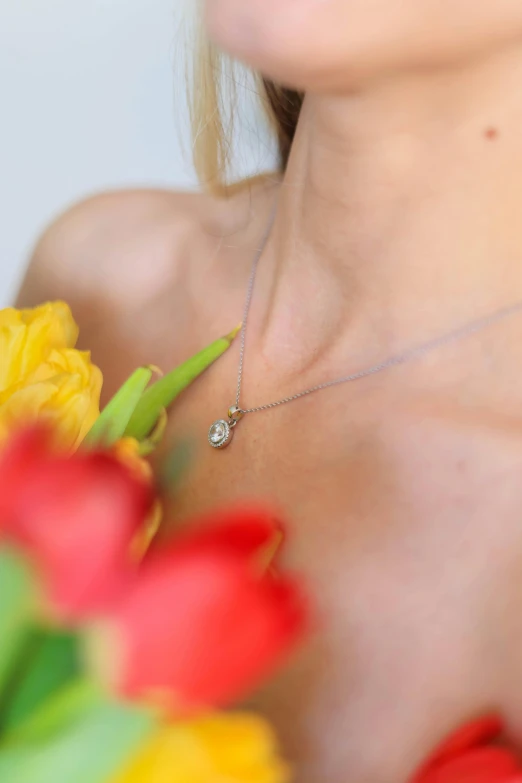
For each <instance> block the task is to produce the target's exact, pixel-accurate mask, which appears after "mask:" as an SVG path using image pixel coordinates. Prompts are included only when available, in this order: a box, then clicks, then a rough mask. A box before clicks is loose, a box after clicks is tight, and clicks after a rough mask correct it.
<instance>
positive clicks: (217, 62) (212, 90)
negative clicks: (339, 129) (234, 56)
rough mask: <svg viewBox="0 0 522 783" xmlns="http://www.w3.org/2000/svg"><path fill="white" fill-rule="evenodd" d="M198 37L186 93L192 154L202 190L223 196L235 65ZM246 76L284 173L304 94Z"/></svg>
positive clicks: (228, 164) (230, 147) (229, 158)
mask: <svg viewBox="0 0 522 783" xmlns="http://www.w3.org/2000/svg"><path fill="white" fill-rule="evenodd" d="M200 35H201V38H200V40H199V42H198V46H197V47H196V58H195V61H194V64H193V68H192V85H191V90H190V105H189V109H190V119H191V126H192V154H193V160H194V165H195V168H196V172H197V174H198V177H199V180H200V183H201V184H202V185H203V187H205V189H206V190H208V191H210V192H213V193H216V194H219V195H226V194H227V192H228V191H229V189H230V185H231V183H230V182H228V179H227V176H228V172H229V171H230V168H231V164H232V163H233V161H232V150H233V139H234V118H235V116H236V115H237V111H236V107H237V101H238V89H237V88H238V86H239V85H240V83H241V80H240V79H239V78H238V70H237V69H238V64H237V63H234V62H233V61H232V60H231V59H230V58H227V57H225V56H224V55H222V54H221V53H220V52H219V51H218V50H217V48H216V47H215V46H213V44H212V43H210V41H209V40H208V39H207V38H206V37H205V36H204V34H203V33H202V32H201V33H200ZM250 76H251V77H253V79H252V81H251V83H252V84H253V89H254V91H255V92H256V95H257V97H258V98H259V100H260V101H261V104H262V107H263V111H264V113H265V115H266V118H267V119H268V121H269V123H270V126H271V128H272V130H273V132H274V133H275V135H276V138H277V143H278V151H279V168H280V170H281V171H284V169H285V168H286V165H287V162H288V157H289V154H290V149H291V146H292V142H293V139H294V135H295V131H296V127H297V122H298V120H299V115H300V112H301V106H302V102H303V95H302V93H299V92H297V91H295V90H290V89H288V88H285V87H281V86H279V85H276V84H274V83H273V82H271V81H269V80H267V79H264V78H263V77H262V76H259V75H257V74H250ZM243 86H245V84H244V82H243ZM250 89H252V88H250Z"/></svg>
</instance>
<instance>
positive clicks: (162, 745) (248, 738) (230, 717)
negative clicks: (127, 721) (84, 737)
mask: <svg viewBox="0 0 522 783" xmlns="http://www.w3.org/2000/svg"><path fill="white" fill-rule="evenodd" d="M289 781H290V774H289V769H288V767H287V765H286V764H284V763H283V762H282V761H281V760H280V759H279V758H278V756H277V753H276V742H275V738H274V735H273V732H272V730H271V728H270V727H269V725H268V724H267V723H266V722H265V721H263V720H262V719H261V718H259V717H257V716H255V715H251V714H247V713H230V714H228V713H218V714H215V715H210V716H206V717H203V718H198V719H195V720H192V721H183V722H180V723H173V724H170V725H168V726H165V727H163V728H160V729H159V730H158V732H157V733H156V735H155V736H153V738H152V739H151V740H150V741H149V743H148V744H147V745H145V747H144V748H142V750H141V752H139V753H138V756H137V757H136V758H135V759H133V760H132V761H131V763H130V764H129V765H128V767H127V768H126V769H125V770H124V771H123V772H122V773H121V774H120V775H117V776H116V778H115V779H114V780H113V781H112V783H289Z"/></svg>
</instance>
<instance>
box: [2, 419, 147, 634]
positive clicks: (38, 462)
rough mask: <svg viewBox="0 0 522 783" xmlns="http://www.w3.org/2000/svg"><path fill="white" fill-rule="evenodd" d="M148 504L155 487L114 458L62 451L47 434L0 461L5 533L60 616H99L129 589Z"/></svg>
mask: <svg viewBox="0 0 522 783" xmlns="http://www.w3.org/2000/svg"><path fill="white" fill-rule="evenodd" d="M150 504H151V489H150V486H148V485H147V484H146V483H145V482H144V481H140V480H139V479H138V478H137V477H136V476H135V475H133V474H132V473H131V471H130V470H129V469H128V468H127V467H125V466H124V465H123V464H122V463H121V462H120V461H119V460H118V459H117V458H116V457H115V456H113V455H112V454H111V453H110V452H103V451H98V452H95V451H93V452H87V451H86V452H78V453H76V454H72V455H70V454H64V453H59V452H57V451H56V450H55V449H54V447H53V443H52V435H51V434H50V433H49V432H48V431H46V430H42V429H35V430H31V431H29V432H25V433H22V434H20V435H19V436H18V437H16V438H15V439H14V440H13V441H12V442H11V444H10V445H8V446H7V447H6V449H5V450H4V451H3V453H2V455H1V456H0V530H2V531H3V533H4V535H5V536H6V537H7V538H8V539H10V540H11V541H12V542H14V543H15V544H17V545H19V546H20V547H22V549H24V550H25V552H26V553H27V554H28V555H29V556H30V557H31V558H32V559H33V560H34V562H35V563H36V565H37V567H38V569H39V571H40V572H41V574H42V576H43V579H44V582H45V583H46V586H47V589H48V594H49V598H50V600H51V604H52V606H53V609H54V610H55V611H56V613H57V614H58V615H60V616H62V617H69V618H72V617H74V618H79V617H82V616H83V615H84V614H92V613H93V612H96V611H97V610H99V609H100V608H101V607H102V606H105V604H106V603H107V602H108V601H110V600H112V599H113V598H114V597H115V596H116V595H117V594H118V592H119V590H121V589H123V587H124V585H126V584H127V582H128V580H129V579H130V578H131V576H132V575H133V574H134V572H135V570H136V564H135V563H134V562H133V559H132V557H131V551H130V544H131V542H132V540H133V538H134V536H135V534H136V532H137V531H138V529H139V528H140V527H141V526H142V524H143V522H144V519H145V517H146V514H147V512H148V510H149V508H150Z"/></svg>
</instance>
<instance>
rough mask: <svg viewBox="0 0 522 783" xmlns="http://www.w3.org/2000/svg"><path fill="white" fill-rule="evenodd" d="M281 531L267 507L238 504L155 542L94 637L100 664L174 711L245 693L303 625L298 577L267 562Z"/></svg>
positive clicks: (139, 694)
mask: <svg viewBox="0 0 522 783" xmlns="http://www.w3.org/2000/svg"><path fill="white" fill-rule="evenodd" d="M280 535H281V531H280V527H279V526H278V525H276V524H275V523H274V521H273V519H272V518H271V517H270V516H268V515H267V514H265V513H263V512H261V511H258V510H255V509H235V510H231V511H228V512H222V513H221V514H220V515H214V516H213V517H212V516H211V517H209V518H208V519H206V520H204V521H203V520H202V521H200V522H199V524H198V527H197V529H196V530H194V532H191V533H188V534H185V535H180V536H178V537H176V538H174V539H173V540H172V541H170V542H169V543H168V544H167V545H166V546H162V547H156V548H154V549H153V551H151V552H149V554H148V555H147V556H146V557H145V559H144V561H143V563H142V565H141V567H140V570H139V572H138V574H137V577H136V579H135V581H134V582H133V584H132V585H131V586H130V587H129V589H128V590H127V591H126V593H125V595H124V596H122V599H121V601H120V602H119V604H118V605H117V606H116V607H115V608H114V612H111V616H110V617H109V618H107V621H106V623H105V625H104V626H103V627H102V628H100V629H98V630H97V632H96V634H95V635H94V636H93V639H92V650H93V660H94V664H95V666H96V667H97V668H98V669H99V670H100V671H101V672H102V673H103V676H104V677H105V678H106V679H108V681H109V682H110V683H111V684H112V685H113V686H115V687H116V688H117V689H118V690H119V691H121V692H123V693H125V694H127V695H128V696H130V697H132V698H152V699H154V700H155V701H157V702H159V703H160V704H161V705H162V706H164V707H166V708H167V709H169V710H171V711H172V712H174V713H179V712H184V711H189V712H190V711H192V710H194V709H198V708H204V707H208V706H222V705H224V704H228V703H230V702H231V701H233V700H235V699H238V698H240V697H242V696H244V695H245V694H246V693H247V692H248V691H250V690H252V689H253V688H255V687H256V686H257V685H259V683H260V682H261V681H262V680H264V679H265V678H266V677H267V676H268V675H270V674H271V673H273V671H274V670H275V669H276V667H277V666H279V665H280V664H281V663H282V662H283V660H284V659H285V658H286V657H287V656H288V654H289V653H290V652H291V651H292V650H293V649H294V648H295V646H296V644H297V643H298V641H299V640H300V639H301V637H302V634H303V632H304V629H305V625H306V614H307V611H306V603H305V601H304V598H303V595H302V593H301V590H300V586H299V584H298V582H297V580H296V579H294V578H292V577H290V576H287V575H285V576H283V575H281V574H278V573H277V572H276V571H275V569H274V567H273V566H272V567H271V568H270V569H269V568H268V566H269V559H270V555H271V550H273V548H274V541H275V540H278V539H279V538H280Z"/></svg>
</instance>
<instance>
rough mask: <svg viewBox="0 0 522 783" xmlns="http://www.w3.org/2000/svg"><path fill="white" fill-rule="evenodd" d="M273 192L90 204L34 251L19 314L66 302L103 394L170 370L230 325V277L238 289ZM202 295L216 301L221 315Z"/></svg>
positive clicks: (109, 197) (137, 197)
mask: <svg viewBox="0 0 522 783" xmlns="http://www.w3.org/2000/svg"><path fill="white" fill-rule="evenodd" d="M273 187H274V186H273V184H270V183H269V182H266V181H264V182H259V183H255V182H254V183H252V184H251V185H250V186H246V187H243V188H240V189H238V190H237V192H235V193H232V194H230V197H228V198H226V199H224V198H223V199H221V198H216V197H213V196H210V195H206V194H200V193H180V192H171V191H162V190H135V191H122V192H111V193H106V194H102V195H98V196H94V197H92V198H89V199H87V200H85V201H83V202H81V203H80V204H78V205H76V206H74V207H72V208H71V209H69V210H68V211H67V212H66V213H65V214H64V215H62V216H61V217H59V218H58V219H57V220H56V221H55V222H54V223H53V224H52V225H51V226H50V227H49V228H48V230H47V231H46V232H45V233H44V235H43V236H42V238H41V239H40V241H39V242H38V244H37V246H36V248H35V251H34V254H33V258H32V260H31V262H30V265H29V268H28V271H27V275H26V278H25V281H24V283H23V285H22V288H21V291H20V293H19V296H18V305H19V306H23V307H31V306H34V305H36V304H39V303H41V302H43V301H49V300H55V299H63V300H65V301H67V303H68V304H69V305H70V306H71V308H72V311H73V315H74V317H75V319H76V321H77V322H78V324H79V326H80V347H82V348H89V349H90V350H91V351H92V354H93V358H94V359H95V361H96V362H97V363H98V364H99V365H100V366H101V367H102V369H103V371H104V373H105V377H106V389H107V390H109V391H110V390H111V389H112V388H114V386H115V385H116V384H117V383H120V382H121V381H122V380H123V379H124V378H125V377H126V376H127V375H128V374H129V372H130V371H132V370H133V369H134V368H135V367H136V366H138V365H139V364H142V363H154V364H157V365H159V366H161V367H163V368H168V367H169V366H171V365H172V363H174V362H178V361H180V360H182V359H183V358H185V355H186V354H187V353H188V354H190V353H191V352H195V351H196V350H198V349H199V348H200V347H202V346H203V345H205V344H206V343H207V342H208V341H210V339H212V337H215V336H216V335H218V334H224V333H225V332H227V331H229V330H230V329H231V328H232V326H234V323H236V322H235V321H234V322H232V323H230V315H228V316H227V310H228V311H230V312H235V311H236V309H237V307H236V302H235V301H228V300H227V297H229V298H230V297H231V296H233V295H234V292H230V290H229V289H230V286H229V281H230V268H231V265H233V268H234V278H235V279H236V280H237V277H238V274H240V273H241V270H242V269H243V267H244V271H245V274H246V275H248V265H247V264H246V263H245V264H243V263H242V261H243V259H245V260H247V259H249V257H250V255H251V251H250V247H251V246H253V245H254V244H255V242H256V237H257V235H258V233H259V226H260V225H262V222H263V221H264V220H265V219H266V217H265V216H266V212H267V205H269V203H270V199H271V193H272V191H273ZM225 238H226V239H227V241H224V239H225ZM209 287H211V288H213V289H214V290H218V289H219V290H220V291H221V294H222V295H221V296H220V297H215V299H216V300H218V299H219V300H220V303H221V306H220V307H218V306H217V305H216V307H214V308H213V307H212V301H211V302H210V304H209V301H208V297H207V296H206V293H207V291H208V288H209ZM238 290H241V289H240V288H239V287H238ZM225 300H226V301H225ZM223 302H224V304H225V306H224V307H223ZM181 336H182V337H181Z"/></svg>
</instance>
